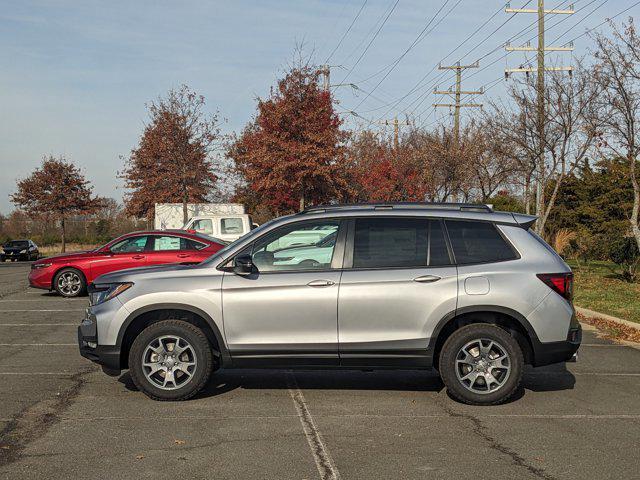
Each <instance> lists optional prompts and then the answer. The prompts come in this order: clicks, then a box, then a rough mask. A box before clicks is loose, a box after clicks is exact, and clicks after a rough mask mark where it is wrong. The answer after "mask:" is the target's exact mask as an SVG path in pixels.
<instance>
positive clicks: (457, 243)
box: [446, 220, 518, 265]
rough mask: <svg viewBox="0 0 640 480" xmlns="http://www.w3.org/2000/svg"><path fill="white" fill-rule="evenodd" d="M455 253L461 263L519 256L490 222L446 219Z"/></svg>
mask: <svg viewBox="0 0 640 480" xmlns="http://www.w3.org/2000/svg"><path fill="white" fill-rule="evenodd" d="M446 224H447V231H448V232H449V238H450V239H451V246H452V247H453V254H454V255H455V257H456V263H457V264H459V265H464V264H469V263H489V262H501V261H504V260H515V259H516V258H518V255H517V254H516V252H515V251H514V250H513V248H511V246H510V245H509V244H508V243H507V241H506V240H505V239H504V238H503V237H502V235H500V232H498V229H497V228H496V226H495V225H494V224H492V223H488V222H473V221H463V220H446Z"/></svg>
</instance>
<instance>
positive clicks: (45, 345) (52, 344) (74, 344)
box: [0, 343, 78, 347]
mask: <svg viewBox="0 0 640 480" xmlns="http://www.w3.org/2000/svg"><path fill="white" fill-rule="evenodd" d="M77 346H78V344H77V343H0V347H77Z"/></svg>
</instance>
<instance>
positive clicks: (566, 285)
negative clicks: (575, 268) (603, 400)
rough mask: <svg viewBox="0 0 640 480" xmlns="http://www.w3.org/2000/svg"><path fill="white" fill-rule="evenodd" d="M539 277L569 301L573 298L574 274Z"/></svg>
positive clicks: (541, 275) (547, 274)
mask: <svg viewBox="0 0 640 480" xmlns="http://www.w3.org/2000/svg"><path fill="white" fill-rule="evenodd" d="M537 277H538V278H539V279H540V280H542V281H543V282H544V283H546V284H547V286H548V287H549V288H551V290H553V291H554V292H556V293H557V294H559V295H561V296H562V297H564V298H566V299H567V300H569V301H571V299H572V298H573V273H539V274H538V275H537Z"/></svg>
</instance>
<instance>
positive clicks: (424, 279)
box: [413, 275, 440, 283]
mask: <svg viewBox="0 0 640 480" xmlns="http://www.w3.org/2000/svg"><path fill="white" fill-rule="evenodd" d="M438 280H440V277H439V276H437V275H422V276H420V277H416V278H414V279H413V281H414V282H418V283H433V282H437V281H438Z"/></svg>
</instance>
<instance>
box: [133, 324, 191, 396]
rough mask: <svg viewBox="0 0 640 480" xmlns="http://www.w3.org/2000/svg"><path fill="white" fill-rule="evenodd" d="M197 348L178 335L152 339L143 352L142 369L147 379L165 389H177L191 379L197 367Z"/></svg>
mask: <svg viewBox="0 0 640 480" xmlns="http://www.w3.org/2000/svg"><path fill="white" fill-rule="evenodd" d="M197 363H198V361H197V358H196V355H195V350H194V348H193V347H192V346H191V344H190V343H189V342H187V341H186V340H185V339H184V338H182V337H179V336H177V335H163V336H161V337H157V338H155V339H154V340H152V341H151V342H150V343H149V344H148V345H147V347H146V348H145V350H144V352H143V354H142V371H143V372H144V375H145V377H146V378H147V380H148V381H149V382H150V383H151V384H152V385H154V386H155V387H158V388H161V389H163V390H176V389H178V388H181V387H183V386H184V385H186V384H187V383H189V382H190V381H191V379H192V378H193V374H194V372H195V370H196V367H197Z"/></svg>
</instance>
